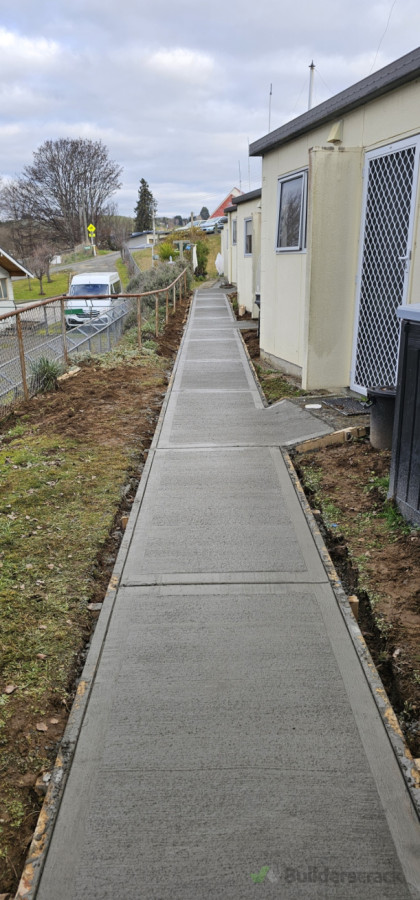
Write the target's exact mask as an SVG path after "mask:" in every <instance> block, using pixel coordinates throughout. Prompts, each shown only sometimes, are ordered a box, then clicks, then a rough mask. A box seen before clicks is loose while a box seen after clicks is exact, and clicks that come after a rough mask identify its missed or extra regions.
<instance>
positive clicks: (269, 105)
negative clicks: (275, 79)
mask: <svg viewBox="0 0 420 900" xmlns="http://www.w3.org/2000/svg"><path fill="white" fill-rule="evenodd" d="M272 96H273V85H272V84H270V94H269V97H268V133H270V131H271V98H272Z"/></svg>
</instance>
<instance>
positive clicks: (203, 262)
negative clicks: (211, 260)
mask: <svg viewBox="0 0 420 900" xmlns="http://www.w3.org/2000/svg"><path fill="white" fill-rule="evenodd" d="M196 249H197V268H196V270H195V274H196V275H197V276H198V278H200V277H204V275H207V260H208V257H209V253H210V250H209V248H208V246H207V244H205V243H204V241H197V246H196Z"/></svg>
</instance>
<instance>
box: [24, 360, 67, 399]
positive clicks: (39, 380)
mask: <svg viewBox="0 0 420 900" xmlns="http://www.w3.org/2000/svg"><path fill="white" fill-rule="evenodd" d="M61 371H62V367H61V366H60V363H58V362H57V361H56V360H55V359H48V357H47V356H40V357H39V359H37V360H36V361H35V362H31V385H30V388H31V391H33V392H34V393H35V392H37V391H41V392H43V393H44V392H46V391H56V390H57V388H58V381H57V379H58V376H59V375H60V374H61Z"/></svg>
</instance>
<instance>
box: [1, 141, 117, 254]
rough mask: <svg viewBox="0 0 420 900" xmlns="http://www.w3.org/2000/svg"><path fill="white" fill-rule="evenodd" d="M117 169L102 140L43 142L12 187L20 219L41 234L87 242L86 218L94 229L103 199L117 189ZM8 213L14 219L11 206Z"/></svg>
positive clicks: (63, 240) (70, 243) (68, 242)
mask: <svg viewBox="0 0 420 900" xmlns="http://www.w3.org/2000/svg"><path fill="white" fill-rule="evenodd" d="M121 172H122V169H121V167H120V166H118V165H117V164H116V163H115V162H113V161H112V160H110V159H109V156H108V150H107V148H106V147H105V146H104V144H102V142H101V141H91V140H89V139H86V138H60V139H59V140H57V141H45V143H44V144H42V146H41V147H39V149H38V150H36V151H35V153H34V161H33V164H32V165H31V166H25V169H24V170H23V175H22V176H21V177H20V178H19V179H18V180H17V182H15V184H14V185H13V186H12V188H11V190H13V192H14V194H15V204H14V206H15V209H16V208H17V207H18V208H19V210H20V218H21V219H22V220H24V221H26V222H32V223H33V224H34V225H36V227H37V229H41V230H42V234H43V237H45V238H47V239H48V240H50V241H54V242H55V243H57V244H60V245H64V246H66V245H67V246H71V247H73V246H74V245H75V244H79V243H80V242H81V241H83V240H86V237H85V234H84V226H83V223H84V220H85V217H86V219H87V220H88V221H89V222H92V224H93V225H95V227H96V225H97V222H98V219H99V217H100V215H101V214H103V212H104V210H105V207H106V204H107V201H108V200H109V198H110V197H111V195H112V194H113V193H114V192H115V191H116V190H117V189H118V188H119V187H121V182H120V180H119V179H120V175H121ZM3 194H4V192H3ZM16 198H17V199H16ZM6 201H7V196H6ZM17 201H18V202H17ZM9 214H11V216H12V217H14V211H13V209H12V207H11V206H10V213H9Z"/></svg>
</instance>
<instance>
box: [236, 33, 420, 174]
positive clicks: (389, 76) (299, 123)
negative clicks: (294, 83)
mask: <svg viewBox="0 0 420 900" xmlns="http://www.w3.org/2000/svg"><path fill="white" fill-rule="evenodd" d="M416 78H420V47H417V48H416V50H412V51H411V53H407V54H406V55H405V56H401V57H400V59H397V60H396V61H395V62H393V63H390V65H389V66H385V67H384V68H383V69H379V70H378V72H374V74H373V75H369V76H368V77H367V78H363V80H362V81H358V82H357V83H356V84H353V85H352V86H351V87H349V88H346V90H345V91H341V93H339V94H335V96H334V97H331V98H330V99H329V100H325V102H324V103H320V104H319V105H318V106H314V107H313V109H309V110H308V112H306V113H303V115H301V116H298V117H297V118H296V119H292V121H291V122H287V123H286V125H282V126H281V128H277V129H276V130H275V131H272V132H270V134H266V135H264V137H262V138H259V139H258V140H257V141H254V142H253V143H252V144H251V145H250V148H249V155H250V156H264V153H267V151H269V150H274V149H275V148H276V147H279V146H281V144H286V143H288V142H289V141H292V140H294V139H295V138H297V137H300V135H302V134H305V133H306V132H308V131H311V130H312V129H313V128H316V127H318V126H319V125H323V124H324V123H326V122H330V121H331V120H333V119H337V118H339V117H340V116H342V115H344V114H345V113H348V112H350V111H351V110H352V109H356V108H357V107H358V106H363V104H364V103H367V102H368V101H370V100H375V99H376V97H381V96H382V95H383V94H387V93H389V92H390V91H393V90H395V89H396V88H398V87H401V85H403V84H408V83H409V82H410V81H415V79H416Z"/></svg>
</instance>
